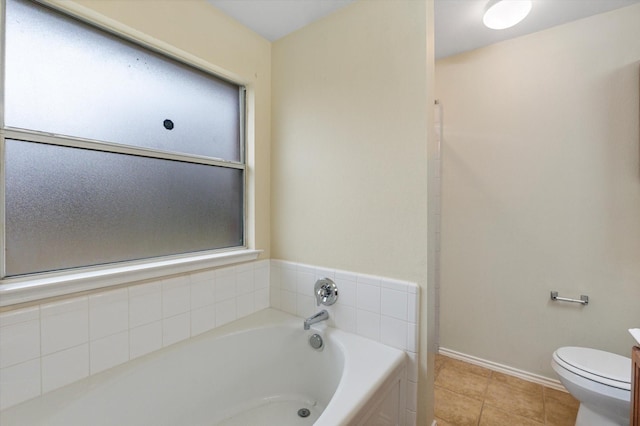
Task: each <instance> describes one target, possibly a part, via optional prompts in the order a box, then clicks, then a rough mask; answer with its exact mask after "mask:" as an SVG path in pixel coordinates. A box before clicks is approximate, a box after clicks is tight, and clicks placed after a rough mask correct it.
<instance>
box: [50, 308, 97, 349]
mask: <svg viewBox="0 0 640 426" xmlns="http://www.w3.org/2000/svg"><path fill="white" fill-rule="evenodd" d="M40 315H41V323H40V327H41V328H40V333H41V344H42V347H41V350H42V354H43V355H48V354H51V353H54V352H57V351H61V350H64V349H68V348H71V347H74V346H78V345H80V344H82V343H86V342H88V341H89V302H88V299H87V297H79V298H74V299H68V300H64V301H61V302H53V303H47V304H45V305H42V307H41V310H40Z"/></svg>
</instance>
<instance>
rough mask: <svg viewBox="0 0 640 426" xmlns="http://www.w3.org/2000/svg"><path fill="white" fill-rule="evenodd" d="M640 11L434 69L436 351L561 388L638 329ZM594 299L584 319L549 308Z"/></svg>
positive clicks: (568, 308)
mask: <svg viewBox="0 0 640 426" xmlns="http://www.w3.org/2000/svg"><path fill="white" fill-rule="evenodd" d="M639 22H640V5H635V6H631V7H627V8H624V9H620V10H617V11H613V12H610V13H606V14H602V15H598V16H594V17H591V18H587V19H584V20H581V21H576V22H573V23H569V24H566V25H562V26H559V27H555V28H552V29H549V30H546V31H542V32H539V33H535V34H531V35H528V36H524V37H521V38H518V39H514V40H511V41H508V42H504V43H500V44H496V45H493V46H489V47H486V48H482V49H478V50H476V51H472V52H469V53H466V54H461V55H457V56H453V57H449V58H446V59H443V60H440V61H437V62H436V95H437V98H438V99H439V100H440V101H441V103H442V104H443V111H444V114H443V117H444V119H443V121H444V145H443V156H444V162H443V200H442V201H443V212H442V218H443V222H442V265H441V267H442V289H441V321H440V323H441V341H440V343H441V346H442V347H445V348H449V349H453V350H456V351H460V352H463V353H466V354H469V355H473V356H476V357H480V358H484V359H487V360H490V361H494V362H498V363H502V364H506V365H508V366H512V367H516V368H520V369H523V370H525V371H528V372H531V373H536V374H541V375H544V376H547V377H551V378H554V377H555V376H554V374H553V372H552V370H551V368H550V365H549V363H550V361H551V354H552V352H553V351H554V350H555V349H556V348H557V347H560V346H563V345H580V346H590V347H595V348H600V349H603V350H607V351H612V352H616V353H620V354H624V355H627V356H629V350H630V347H631V344H632V340H631V337H630V335H629V334H628V332H627V328H630V327H632V326H633V327H638V326H640V164H639V161H640V160H639V159H640V154H639V149H638V147H639V145H640V136H639V127H640V125H639V111H638V110H639V106H638V105H639V103H640V91H639V87H638V82H639V80H640V25H638V23H639ZM550 290H557V291H559V292H560V295H561V296H567V297H578V296H579V295H580V294H587V295H589V297H590V298H591V299H590V303H589V306H587V307H584V308H581V307H579V306H578V305H573V304H561V303H551V302H549V291H550Z"/></svg>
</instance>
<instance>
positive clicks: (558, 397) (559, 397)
mask: <svg viewBox="0 0 640 426" xmlns="http://www.w3.org/2000/svg"><path fill="white" fill-rule="evenodd" d="M543 390H544V400H545V402H547V401H548V400H550V399H551V400H555V401H557V402H559V403H561V404H564V405H566V406H568V407H574V408H575V409H576V410H577V409H578V407H579V406H580V401H578V400H577V399H575V398H574V397H573V395H571V394H570V393H569V392H562V391H559V390H556V389H551V388H546V387H545V388H544V389H543Z"/></svg>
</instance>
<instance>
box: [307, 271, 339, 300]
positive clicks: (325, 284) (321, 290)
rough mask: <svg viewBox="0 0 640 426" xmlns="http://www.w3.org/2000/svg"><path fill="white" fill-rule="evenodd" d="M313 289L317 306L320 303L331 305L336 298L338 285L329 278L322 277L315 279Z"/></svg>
mask: <svg viewBox="0 0 640 426" xmlns="http://www.w3.org/2000/svg"><path fill="white" fill-rule="evenodd" d="M313 291H314V293H315V295H316V304H317V305H318V306H320V304H321V303H322V304H323V305H325V306H329V305H333V304H334V303H336V300H338V287H337V286H336V283H334V282H333V281H332V280H331V279H330V278H322V279H320V280H318V281H316V284H315V285H314V286H313Z"/></svg>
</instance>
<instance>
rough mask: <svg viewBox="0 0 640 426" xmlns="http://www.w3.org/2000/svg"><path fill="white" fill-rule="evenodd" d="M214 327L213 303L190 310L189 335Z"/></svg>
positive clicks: (214, 309) (214, 313) (214, 312)
mask: <svg viewBox="0 0 640 426" xmlns="http://www.w3.org/2000/svg"><path fill="white" fill-rule="evenodd" d="M215 327H216V308H215V305H208V306H204V307H202V308H198V309H194V310H192V311H191V336H196V335H198V334H201V333H204V332H206V331H209V330H212V329H214V328H215Z"/></svg>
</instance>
